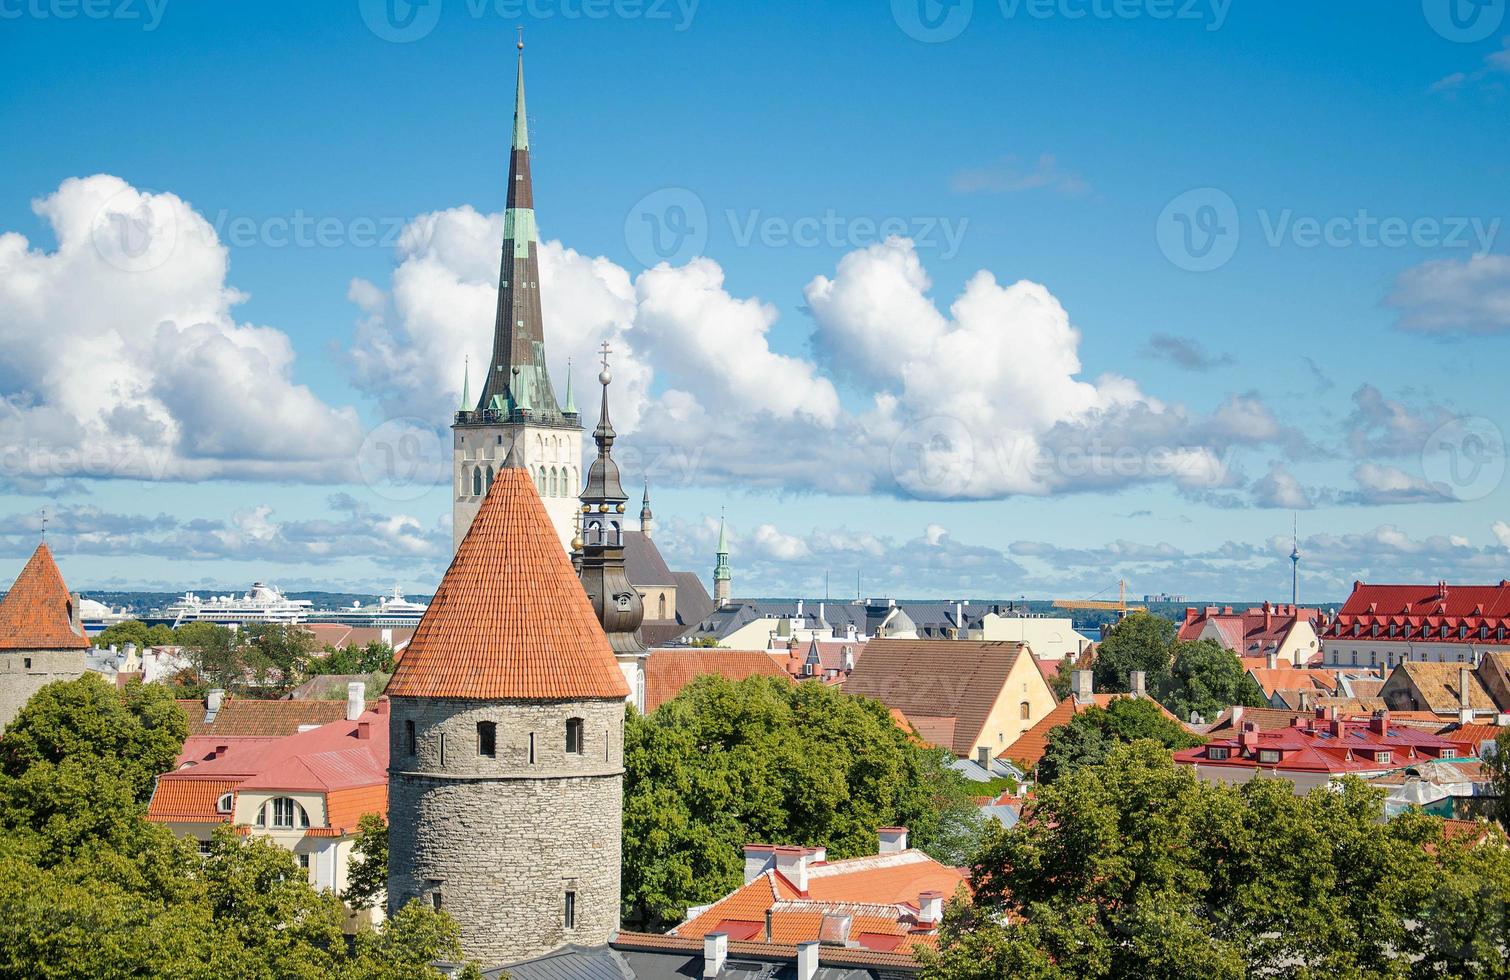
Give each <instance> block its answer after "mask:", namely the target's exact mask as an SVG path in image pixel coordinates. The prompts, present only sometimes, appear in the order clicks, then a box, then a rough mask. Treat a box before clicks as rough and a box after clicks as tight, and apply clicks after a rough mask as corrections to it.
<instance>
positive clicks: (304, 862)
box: [299, 854, 309, 871]
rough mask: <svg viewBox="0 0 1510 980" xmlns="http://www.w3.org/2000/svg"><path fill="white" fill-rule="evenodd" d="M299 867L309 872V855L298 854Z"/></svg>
mask: <svg viewBox="0 0 1510 980" xmlns="http://www.w3.org/2000/svg"><path fill="white" fill-rule="evenodd" d="M299 867H301V868H303V869H304V870H305V871H308V870H309V855H308V854H300V855H299Z"/></svg>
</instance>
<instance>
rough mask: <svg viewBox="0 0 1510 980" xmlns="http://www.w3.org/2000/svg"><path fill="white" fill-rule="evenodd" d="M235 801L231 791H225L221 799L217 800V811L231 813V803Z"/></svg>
mask: <svg viewBox="0 0 1510 980" xmlns="http://www.w3.org/2000/svg"><path fill="white" fill-rule="evenodd" d="M233 801H234V798H233V796H232V795H231V794H230V793H223V794H221V797H220V799H218V800H216V801H215V812H216V813H230V812H231V804H232V802H233Z"/></svg>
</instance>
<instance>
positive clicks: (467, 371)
mask: <svg viewBox="0 0 1510 980" xmlns="http://www.w3.org/2000/svg"><path fill="white" fill-rule="evenodd" d="M461 363H462V368H461V410H462V411H463V412H470V411H471V410H472V359H471V358H470V357H467V358H464V359H463V360H462V362H461Z"/></svg>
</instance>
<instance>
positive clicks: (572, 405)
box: [561, 357, 577, 415]
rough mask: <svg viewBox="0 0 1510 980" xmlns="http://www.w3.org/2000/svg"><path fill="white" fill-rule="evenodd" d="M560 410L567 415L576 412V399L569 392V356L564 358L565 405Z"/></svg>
mask: <svg viewBox="0 0 1510 980" xmlns="http://www.w3.org/2000/svg"><path fill="white" fill-rule="evenodd" d="M561 411H563V412H565V413H566V414H567V415H576V414H577V400H576V399H575V398H573V397H572V393H571V358H569V357H568V358H567V359H566V407H565V408H563V409H562V410H561Z"/></svg>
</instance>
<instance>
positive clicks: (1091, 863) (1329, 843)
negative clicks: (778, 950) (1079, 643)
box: [925, 740, 1510, 980]
mask: <svg viewBox="0 0 1510 980" xmlns="http://www.w3.org/2000/svg"><path fill="white" fill-rule="evenodd" d="M1382 806H1383V799H1382V795H1381V794H1380V793H1379V792H1378V791H1377V790H1375V789H1372V788H1370V787H1368V786H1366V785H1365V784H1364V783H1362V782H1361V781H1359V780H1356V779H1347V780H1344V781H1343V782H1342V784H1341V785H1340V786H1339V787H1338V788H1337V789H1335V790H1333V789H1319V790H1315V791H1313V792H1311V793H1310V794H1308V795H1306V796H1303V797H1300V796H1296V795H1295V794H1294V791H1293V786H1292V784H1290V783H1289V782H1287V781H1284V780H1274V779H1255V780H1252V781H1251V782H1248V783H1245V784H1243V785H1242V786H1232V785H1227V784H1212V783H1203V782H1201V781H1199V780H1198V779H1197V778H1196V777H1195V775H1194V772H1193V771H1192V770H1191V769H1189V768H1188V767H1184V766H1177V765H1175V764H1174V762H1173V761H1172V760H1171V758H1170V756H1169V753H1168V752H1167V751H1166V750H1165V749H1163V748H1162V747H1161V746H1159V745H1157V744H1155V743H1153V742H1151V741H1146V740H1145V741H1139V742H1134V743H1132V744H1129V745H1120V746H1118V747H1116V748H1115V749H1113V751H1112V753H1111V754H1110V755H1109V756H1108V758H1107V760H1106V762H1105V764H1103V765H1092V766H1082V767H1081V768H1079V769H1077V770H1075V771H1074V772H1071V773H1068V774H1066V775H1065V776H1064V777H1063V778H1062V779H1060V780H1059V781H1057V782H1056V783H1054V784H1053V785H1050V786H1046V787H1042V788H1040V791H1039V793H1038V795H1037V798H1036V802H1035V804H1034V805H1033V808H1032V810H1031V812H1030V813H1029V814H1028V815H1027V818H1026V819H1024V820H1023V821H1021V822H1020V823H1019V824H1017V825H1016V826H1015V827H1013V828H1012V829H1011V830H1008V831H998V832H996V833H995V834H994V835H993V836H992V837H991V838H990V839H989V840H988V841H987V843H986V845H985V846H984V847H983V849H982V851H981V854H980V857H979V858H978V859H977V861H976V862H975V865H974V867H973V876H972V883H973V884H974V886H975V894H974V905H973V907H970V908H958V909H952V910H951V913H950V915H951V918H952V920H953V921H952V922H951V921H950V920H947V919H946V927H945V929H944V931H943V934H942V937H941V938H942V949H941V952H940V955H939V956H938V957H937V958H935V959H934V960H933V961H932V962H931V963H930V964H929V966H928V968H927V971H926V974H925V975H926V976H927V977H929V978H931V980H976V978H981V980H983V978H984V977H985V976H989V975H1014V976H1015V975H1018V974H1022V975H1027V976H1032V977H1046V978H1047V977H1056V978H1057V977H1092V978H1100V977H1116V978H1124V977H1128V978H1131V977H1170V976H1213V977H1223V978H1228V977H1230V978H1234V980H1236V978H1239V977H1246V976H1274V977H1287V978H1297V980H1300V978H1320V977H1332V976H1342V977H1355V978H1360V980H1361V978H1363V977H1422V978H1424V977H1473V978H1486V980H1487V978H1490V977H1494V978H1503V977H1505V976H1506V965H1505V961H1504V958H1503V953H1502V951H1503V949H1504V945H1503V944H1504V943H1505V941H1506V939H1507V932H1506V930H1507V928H1510V927H1507V924H1506V916H1505V914H1504V909H1505V908H1506V907H1507V906H1506V904H1505V901H1506V897H1507V896H1510V891H1507V889H1510V851H1507V849H1506V847H1505V846H1504V838H1503V837H1502V836H1501V835H1499V834H1498V832H1497V831H1493V830H1490V829H1486V832H1487V833H1489V834H1491V835H1492V836H1494V837H1495V838H1497V839H1496V840H1493V841H1487V842H1482V843H1478V844H1477V845H1476V843H1475V842H1470V841H1467V840H1458V841H1448V840H1445V839H1444V837H1443V829H1442V823H1441V821H1440V820H1438V819H1436V818H1434V817H1428V816H1425V815H1423V814H1420V813H1419V812H1418V813H1413V814H1406V815H1404V816H1401V817H1398V818H1396V819H1394V820H1392V821H1390V822H1389V823H1384V822H1382V821H1381V820H1380V819H1379V818H1380V814H1381V812H1382ZM982 963H988V964H992V965H1001V966H1003V967H1006V968H1009V971H1008V972H1005V973H1003V972H998V973H996V974H991V973H989V972H986V971H985V970H983V969H982ZM986 969H987V970H989V969H990V967H987V968H986Z"/></svg>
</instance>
